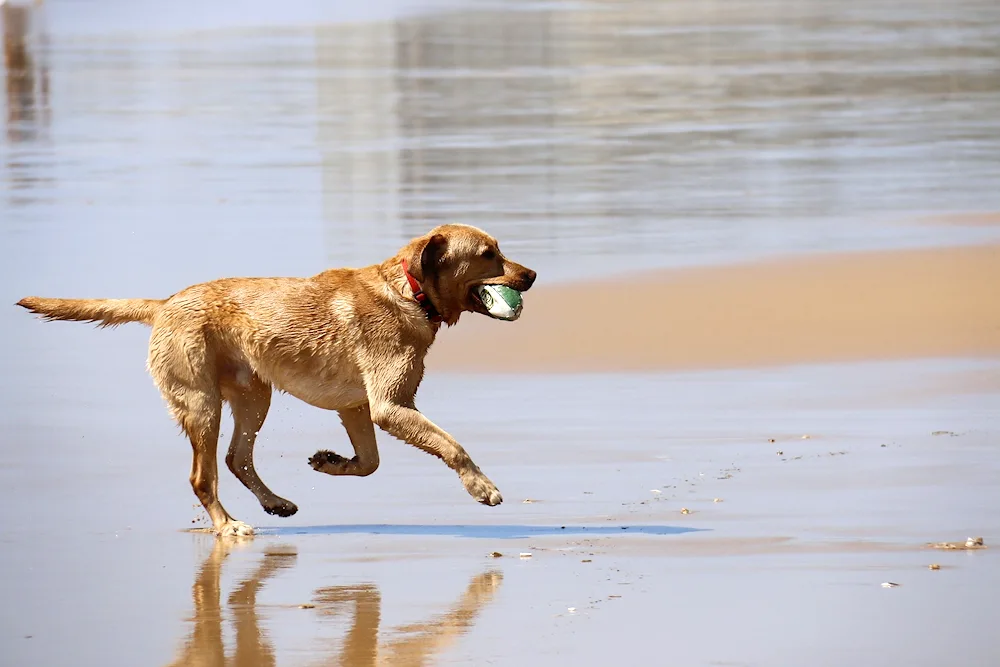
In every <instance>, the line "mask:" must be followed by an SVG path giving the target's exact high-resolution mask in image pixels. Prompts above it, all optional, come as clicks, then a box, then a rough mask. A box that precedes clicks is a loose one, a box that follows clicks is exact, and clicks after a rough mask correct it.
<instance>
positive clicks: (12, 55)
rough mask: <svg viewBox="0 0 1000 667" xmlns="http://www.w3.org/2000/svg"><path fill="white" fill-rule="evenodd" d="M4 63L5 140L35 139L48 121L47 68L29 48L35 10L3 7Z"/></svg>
mask: <svg viewBox="0 0 1000 667" xmlns="http://www.w3.org/2000/svg"><path fill="white" fill-rule="evenodd" d="M0 10H2V12H0V15H2V18H3V62H4V74H5V90H6V93H7V140H8V141H10V142H11V143H15V142H20V141H28V140H31V139H34V138H36V136H37V135H38V129H39V125H40V124H42V123H47V121H48V116H47V114H48V107H49V103H48V97H49V76H48V68H46V67H45V66H44V65H43V64H41V63H37V62H35V58H34V56H33V54H32V50H31V46H30V37H31V28H32V22H33V20H34V19H35V18H36V17H35V16H33V14H34V8H33V7H32V6H31V5H14V4H11V3H9V2H8V3H4V4H2V6H0Z"/></svg>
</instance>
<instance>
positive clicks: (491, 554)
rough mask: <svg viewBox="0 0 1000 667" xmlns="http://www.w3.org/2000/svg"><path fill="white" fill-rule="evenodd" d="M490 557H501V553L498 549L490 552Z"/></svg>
mask: <svg viewBox="0 0 1000 667" xmlns="http://www.w3.org/2000/svg"><path fill="white" fill-rule="evenodd" d="M490 558H503V554H502V553H500V552H499V551H492V552H490Z"/></svg>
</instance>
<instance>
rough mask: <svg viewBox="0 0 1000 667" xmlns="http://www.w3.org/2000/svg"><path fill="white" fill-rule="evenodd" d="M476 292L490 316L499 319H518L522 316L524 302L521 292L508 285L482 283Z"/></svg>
mask: <svg viewBox="0 0 1000 667" xmlns="http://www.w3.org/2000/svg"><path fill="white" fill-rule="evenodd" d="M476 294H478V295H479V300H480V301H482V302H483V306H484V307H485V308H486V310H487V311H489V314H490V317H494V318H496V319H498V320H516V319H517V318H519V317H520V316H521V308H522V307H523V306H524V302H523V301H522V299H521V293H520V292H518V291H517V290H516V289H511V288H509V287H507V286H506V285H480V286H479V287H477V288H476Z"/></svg>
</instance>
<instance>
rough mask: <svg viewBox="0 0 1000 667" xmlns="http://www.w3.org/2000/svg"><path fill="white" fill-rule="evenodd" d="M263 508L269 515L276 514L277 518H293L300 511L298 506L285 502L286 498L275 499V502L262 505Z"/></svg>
mask: <svg viewBox="0 0 1000 667" xmlns="http://www.w3.org/2000/svg"><path fill="white" fill-rule="evenodd" d="M261 507H263V508H264V511H265V512H267V513H268V514H274V515H275V516H283V517H287V516H292V515H293V514H295V513H296V512H298V511H299V508H298V506H296V504H295V503H293V502H292V501H290V500H285V499H284V498H275V499H274V500H273V501H271V502H269V503H267V504H264V503H261Z"/></svg>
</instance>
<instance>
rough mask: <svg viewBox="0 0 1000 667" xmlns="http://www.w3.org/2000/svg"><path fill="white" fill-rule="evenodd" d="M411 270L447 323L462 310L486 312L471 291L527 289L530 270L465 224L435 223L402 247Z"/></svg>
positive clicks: (486, 236) (474, 293)
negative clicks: (496, 287)
mask: <svg viewBox="0 0 1000 667" xmlns="http://www.w3.org/2000/svg"><path fill="white" fill-rule="evenodd" d="M406 256H409V257H410V259H408V260H407V261H408V262H409V264H410V267H411V273H412V274H413V275H414V277H415V278H416V279H417V280H418V281H420V285H421V287H422V288H423V290H424V292H425V293H426V294H427V296H428V297H430V300H431V302H432V303H433V304H434V306H435V307H436V308H437V309H438V312H439V313H441V317H442V318H443V319H444V321H445V322H446V323H447V324H449V325H451V324H455V323H456V322H458V318H459V317H460V316H461V314H462V313H463V312H466V311H468V312H473V313H483V314H486V313H487V311H486V308H485V307H484V306H483V304H482V302H481V301H480V300H479V297H478V296H477V295H476V292H475V289H476V287H479V286H480V285H506V286H507V287H510V288H512V289H516V290H517V291H519V292H524V291H526V290H528V289H530V288H531V285H532V284H533V283H534V282H535V272H534V271H532V270H531V269H529V268H527V267H525V266H521V265H520V264H518V263H516V262H512V261H511V260H509V259H507V258H506V257H504V254H503V253H502V252H500V246H499V244H498V243H497V240H496V239H495V238H493V237H492V236H490V235H489V234H487V233H486V232H484V231H482V230H481V229H477V228H475V227H472V226H470V225H457V224H453V225H441V226H440V227H436V228H434V229H432V230H431V231H430V232H429V233H428V234H426V235H425V236H422V237H420V238H418V239H414V240H413V241H412V242H411V243H410V244H409V245H408V246H407V248H405V249H404V257H406Z"/></svg>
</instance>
